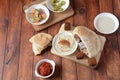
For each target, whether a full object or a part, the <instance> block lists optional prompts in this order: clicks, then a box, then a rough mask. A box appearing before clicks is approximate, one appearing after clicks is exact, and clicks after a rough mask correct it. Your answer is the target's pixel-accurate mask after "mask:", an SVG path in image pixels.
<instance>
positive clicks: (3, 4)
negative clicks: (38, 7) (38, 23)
mask: <svg viewBox="0 0 120 80" xmlns="http://www.w3.org/2000/svg"><path fill="white" fill-rule="evenodd" d="M32 1H33V0H0V80H120V28H119V29H118V31H117V32H115V33H113V34H111V35H103V36H106V38H107V42H106V44H105V47H104V51H103V53H102V55H101V58H100V62H99V66H98V67H97V68H96V69H90V68H87V67H85V66H82V65H80V64H77V63H75V62H72V61H70V60H67V59H64V58H61V57H58V56H55V55H53V54H51V53H50V51H49V49H48V50H46V51H43V52H42V55H39V56H34V54H33V51H32V47H31V43H30V42H29V41H28V40H29V38H30V37H31V36H33V35H34V34H36V33H37V32H35V31H34V29H33V28H32V25H31V24H29V23H28V22H27V21H26V18H25V14H24V11H23V6H24V5H25V4H28V3H30V2H32ZM71 5H72V7H73V9H74V10H75V15H74V16H72V17H70V18H68V19H66V20H63V21H61V22H59V23H56V24H55V25H52V26H51V27H49V28H47V29H45V30H43V31H42V32H47V33H50V34H52V35H55V34H56V33H57V32H58V30H59V28H60V25H61V24H62V23H64V22H70V23H71V24H72V25H74V26H77V25H83V26H87V27H89V28H90V29H92V30H94V31H95V32H96V33H98V34H100V33H99V32H97V31H96V30H95V28H94V25H93V20H94V18H95V16H96V15H97V14H99V13H100V12H111V13H113V14H115V15H116V16H117V17H118V19H120V0H71ZM100 35H102V34H100ZM43 58H48V59H52V60H54V61H55V62H56V70H55V73H54V75H53V76H52V77H51V78H48V79H41V78H38V77H36V76H35V74H34V69H35V65H36V63H37V62H38V61H39V60H40V59H43Z"/></svg>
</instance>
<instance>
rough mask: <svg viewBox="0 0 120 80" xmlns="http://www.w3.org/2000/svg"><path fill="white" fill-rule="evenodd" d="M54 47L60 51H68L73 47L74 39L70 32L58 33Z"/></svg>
mask: <svg viewBox="0 0 120 80" xmlns="http://www.w3.org/2000/svg"><path fill="white" fill-rule="evenodd" d="M54 46H55V49H56V50H57V51H58V52H60V53H68V52H69V51H71V50H73V49H74V47H75V40H74V38H73V36H72V34H60V35H58V36H57V38H56V40H55V44H54Z"/></svg>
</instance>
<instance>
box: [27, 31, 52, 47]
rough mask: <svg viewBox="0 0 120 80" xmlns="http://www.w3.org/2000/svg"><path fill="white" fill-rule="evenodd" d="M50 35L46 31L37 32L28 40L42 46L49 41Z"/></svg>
mask: <svg viewBox="0 0 120 80" xmlns="http://www.w3.org/2000/svg"><path fill="white" fill-rule="evenodd" d="M51 40H52V36H51V35H50V34H47V33H38V34H36V35H34V36H33V37H32V38H30V40H29V41H30V42H31V43H32V44H34V45H36V46H38V47H41V48H44V47H45V46H46V45H48V44H49V43H50V41H51Z"/></svg>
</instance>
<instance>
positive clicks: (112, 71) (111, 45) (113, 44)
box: [99, 0, 120, 80]
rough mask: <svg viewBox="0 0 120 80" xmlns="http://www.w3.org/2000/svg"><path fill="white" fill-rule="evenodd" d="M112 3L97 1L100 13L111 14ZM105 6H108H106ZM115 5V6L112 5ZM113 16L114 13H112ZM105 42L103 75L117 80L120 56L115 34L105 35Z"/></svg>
mask: <svg viewBox="0 0 120 80" xmlns="http://www.w3.org/2000/svg"><path fill="white" fill-rule="evenodd" d="M113 2H114V3H115V2H116V1H114V0H106V1H104V0H99V4H100V12H111V13H113V12H114V11H113V9H114V8H113ZM106 4H108V5H107V6H106ZM114 5H115V4H114ZM113 14H114V13H113ZM106 37H107V42H106V46H105V53H104V55H103V56H104V61H105V67H104V73H106V75H107V76H108V78H109V79H110V80H119V79H120V77H119V75H120V72H119V71H120V63H119V61H120V57H119V56H120V55H119V48H118V38H117V35H116V32H115V33H113V34H111V35H106Z"/></svg>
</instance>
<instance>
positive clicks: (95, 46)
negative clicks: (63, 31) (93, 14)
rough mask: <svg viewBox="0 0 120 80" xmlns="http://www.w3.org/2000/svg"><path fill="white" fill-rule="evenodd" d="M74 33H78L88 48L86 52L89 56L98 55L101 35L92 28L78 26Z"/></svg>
mask: <svg viewBox="0 0 120 80" xmlns="http://www.w3.org/2000/svg"><path fill="white" fill-rule="evenodd" d="M73 33H74V34H77V35H78V36H79V37H80V39H81V41H82V43H83V44H84V46H85V47H86V49H87V53H85V54H86V55H87V56H88V57H89V58H92V57H94V56H96V55H97V54H98V53H99V52H100V43H101V42H100V39H99V36H98V35H97V34H96V33H95V32H93V31H92V30H90V29H88V28H86V27H83V26H78V27H76V28H75V29H74V31H73Z"/></svg>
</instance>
